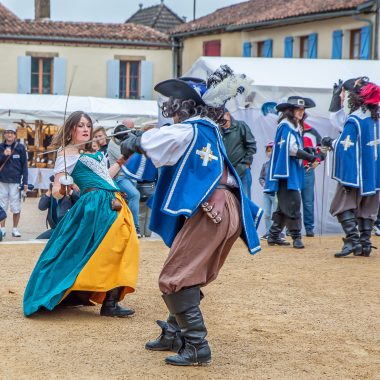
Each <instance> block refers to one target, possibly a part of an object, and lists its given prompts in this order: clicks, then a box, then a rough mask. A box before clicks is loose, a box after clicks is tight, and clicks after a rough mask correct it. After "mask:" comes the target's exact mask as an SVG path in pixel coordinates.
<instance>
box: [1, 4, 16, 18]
mask: <svg viewBox="0 0 380 380" xmlns="http://www.w3.org/2000/svg"><path fill="white" fill-rule="evenodd" d="M12 21H13V22H17V21H21V19H19V18H18V17H17V16H16V15H15V14H14V13H12V12H11V11H10V10H9V9H8V8H6V7H4V5H2V4H1V3H0V23H4V22H12Z"/></svg>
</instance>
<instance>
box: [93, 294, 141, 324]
mask: <svg viewBox="0 0 380 380" xmlns="http://www.w3.org/2000/svg"><path fill="white" fill-rule="evenodd" d="M120 291H121V288H114V289H111V290H109V291H108V292H107V293H106V298H105V299H104V301H103V305H102V307H101V309H100V315H102V316H103V317H121V318H123V317H128V316H130V315H132V314H134V313H135V311H134V310H133V309H128V308H125V307H121V306H120V305H119V304H118V302H119V297H120Z"/></svg>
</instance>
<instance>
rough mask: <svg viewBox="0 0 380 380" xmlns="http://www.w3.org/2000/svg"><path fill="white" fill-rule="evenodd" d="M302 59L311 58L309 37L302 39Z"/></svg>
mask: <svg viewBox="0 0 380 380" xmlns="http://www.w3.org/2000/svg"><path fill="white" fill-rule="evenodd" d="M300 58H309V36H302V37H300Z"/></svg>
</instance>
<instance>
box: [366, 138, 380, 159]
mask: <svg viewBox="0 0 380 380" xmlns="http://www.w3.org/2000/svg"><path fill="white" fill-rule="evenodd" d="M379 144H380V139H374V140H373V141H370V142H368V143H367V146H373V147H374V148H375V160H377V146H378V145H379Z"/></svg>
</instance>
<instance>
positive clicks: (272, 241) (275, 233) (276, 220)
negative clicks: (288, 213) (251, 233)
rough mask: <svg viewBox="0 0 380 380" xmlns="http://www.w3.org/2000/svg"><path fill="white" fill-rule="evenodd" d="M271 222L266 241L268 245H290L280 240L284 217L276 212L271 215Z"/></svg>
mask: <svg viewBox="0 0 380 380" xmlns="http://www.w3.org/2000/svg"><path fill="white" fill-rule="evenodd" d="M272 221H273V222H272V225H271V226H270V230H269V236H268V239H267V242H268V245H290V243H288V242H287V241H285V240H283V239H281V232H282V230H283V229H284V227H285V221H286V218H285V215H284V214H282V213H280V212H277V211H276V212H274V213H273V215H272Z"/></svg>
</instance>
